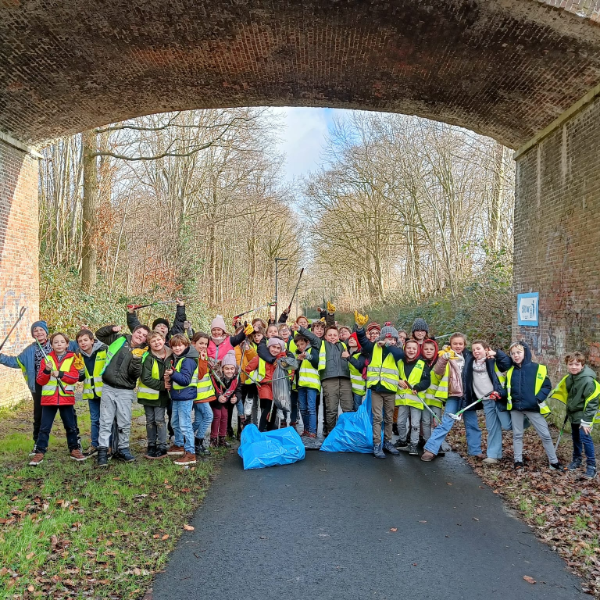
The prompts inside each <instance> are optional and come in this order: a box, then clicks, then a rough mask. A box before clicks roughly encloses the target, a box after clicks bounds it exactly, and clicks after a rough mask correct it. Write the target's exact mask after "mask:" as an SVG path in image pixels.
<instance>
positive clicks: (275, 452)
mask: <svg viewBox="0 0 600 600" xmlns="http://www.w3.org/2000/svg"><path fill="white" fill-rule="evenodd" d="M238 454H239V455H240V456H241V457H242V461H243V462H244V470H246V471H247V470H248V469H264V468H265V467H275V466H277V465H289V464H291V463H295V462H298V461H299V460H302V459H303V458H304V457H305V456H306V450H305V449H304V444H303V443H302V440H301V438H300V436H299V435H298V432H297V431H296V430H295V429H294V428H293V427H286V428H285V429H275V430H273V431H264V432H262V433H261V432H260V431H259V430H258V427H257V426H256V425H248V427H244V429H243V431H242V440H241V444H240V447H239V448H238Z"/></svg>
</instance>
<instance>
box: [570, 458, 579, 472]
mask: <svg viewBox="0 0 600 600" xmlns="http://www.w3.org/2000/svg"><path fill="white" fill-rule="evenodd" d="M579 467H581V458H574V459H573V460H572V461H571V462H570V463H569V464H568V465H567V470H568V471H576V470H577V469H579Z"/></svg>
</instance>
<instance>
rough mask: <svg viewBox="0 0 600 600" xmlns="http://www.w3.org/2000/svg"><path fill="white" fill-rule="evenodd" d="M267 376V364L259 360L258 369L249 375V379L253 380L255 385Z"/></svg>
mask: <svg viewBox="0 0 600 600" xmlns="http://www.w3.org/2000/svg"><path fill="white" fill-rule="evenodd" d="M266 374H267V363H266V362H265V360H264V359H262V358H259V359H258V367H257V368H256V369H254V371H250V373H248V379H251V380H252V382H253V383H258V382H260V381H262V380H263V379H264V378H265V376H266Z"/></svg>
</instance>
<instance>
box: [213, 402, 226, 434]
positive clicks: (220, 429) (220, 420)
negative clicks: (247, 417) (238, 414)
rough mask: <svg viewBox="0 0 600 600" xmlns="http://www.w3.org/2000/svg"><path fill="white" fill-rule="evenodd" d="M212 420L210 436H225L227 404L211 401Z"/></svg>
mask: <svg viewBox="0 0 600 600" xmlns="http://www.w3.org/2000/svg"><path fill="white" fill-rule="evenodd" d="M210 407H211V408H212V411H213V422H212V424H211V428H210V437H212V438H216V437H225V436H226V435H227V404H221V403H220V402H217V401H215V402H211V403H210Z"/></svg>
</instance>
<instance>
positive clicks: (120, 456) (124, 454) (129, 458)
mask: <svg viewBox="0 0 600 600" xmlns="http://www.w3.org/2000/svg"><path fill="white" fill-rule="evenodd" d="M115 460H122V461H123V462H133V461H134V460H135V456H134V455H133V454H131V452H130V450H129V448H123V450H119V451H118V452H117V453H116V454H115Z"/></svg>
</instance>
